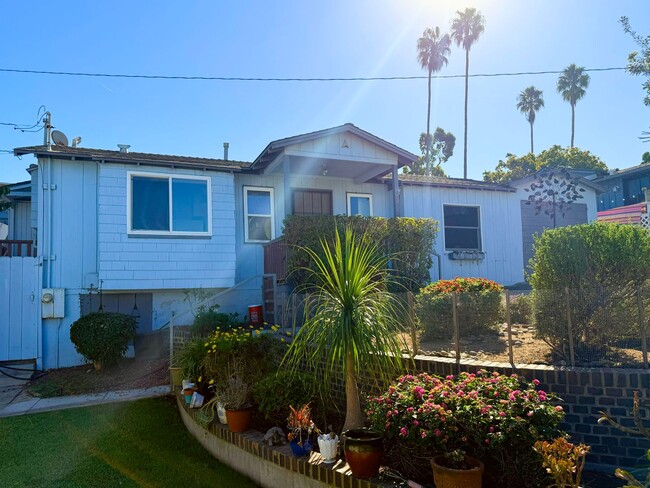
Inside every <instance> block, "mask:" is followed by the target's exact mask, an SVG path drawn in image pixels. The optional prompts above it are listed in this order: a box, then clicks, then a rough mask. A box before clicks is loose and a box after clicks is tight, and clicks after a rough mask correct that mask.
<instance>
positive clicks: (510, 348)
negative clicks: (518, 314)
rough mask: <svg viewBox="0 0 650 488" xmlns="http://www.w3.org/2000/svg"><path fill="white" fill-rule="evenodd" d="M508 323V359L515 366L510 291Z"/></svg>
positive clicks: (508, 295) (507, 305) (508, 294)
mask: <svg viewBox="0 0 650 488" xmlns="http://www.w3.org/2000/svg"><path fill="white" fill-rule="evenodd" d="M506 323H507V324H508V359H509V360H510V364H512V365H513V366H514V364H515V359H514V353H513V351H512V320H510V290H506Z"/></svg>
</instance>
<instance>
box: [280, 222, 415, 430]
mask: <svg viewBox="0 0 650 488" xmlns="http://www.w3.org/2000/svg"><path fill="white" fill-rule="evenodd" d="M321 247H322V249H320V250H314V249H309V248H299V249H298V252H305V253H307V254H308V255H309V257H310V258H311V259H312V260H313V262H314V263H315V267H314V269H313V270H306V271H308V272H309V273H310V274H311V278H312V279H310V280H308V281H309V283H313V284H310V285H305V286H303V287H298V289H297V292H299V293H306V294H307V297H308V298H307V300H308V303H307V304H306V306H305V315H304V323H303V326H302V327H301V328H300V331H299V332H298V333H297V334H296V337H295V338H294V340H293V341H292V343H291V345H290V346H289V349H288V350H287V353H286V355H285V357H284V360H283V363H284V364H285V365H287V366H288V367H290V368H292V369H294V370H296V369H299V368H300V366H301V365H302V364H303V363H307V365H308V366H309V369H310V370H311V371H312V372H313V373H314V374H315V375H316V374H322V375H323V380H324V381H325V382H329V381H330V379H331V376H332V374H333V373H335V372H337V371H342V373H343V375H344V377H345V397H346V413H345V423H344V426H343V430H344V431H345V430H347V429H352V428H356V427H361V426H363V423H364V417H363V414H362V411H361V401H360V398H359V389H358V386H357V381H358V379H359V374H360V373H361V372H362V371H363V372H371V373H372V374H373V375H377V376H378V377H379V378H382V379H388V378H389V377H391V376H393V375H395V374H399V372H400V371H403V368H404V361H403V359H402V350H403V342H402V341H401V339H400V337H401V336H400V335H399V332H401V331H402V330H403V326H402V323H403V319H404V317H405V316H406V314H405V312H404V308H403V306H402V305H401V302H400V301H399V300H398V299H397V298H396V297H395V296H394V295H391V294H390V293H388V291H387V283H388V282H389V281H390V275H389V270H388V264H389V260H390V258H389V257H387V256H385V255H384V254H382V253H381V252H380V250H379V249H378V247H377V244H376V243H373V242H371V241H370V239H369V238H368V237H367V236H366V235H365V234H363V235H355V234H354V233H353V231H352V230H351V229H350V228H349V227H348V228H346V229H345V232H344V235H343V237H341V235H340V234H339V232H338V231H336V233H335V236H334V242H333V244H332V245H330V244H329V243H327V242H325V241H324V240H321ZM323 362H324V364H325V365H326V367H325V368H324V370H322V369H319V367H318V366H319V365H320V364H323Z"/></svg>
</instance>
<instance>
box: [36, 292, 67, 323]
mask: <svg viewBox="0 0 650 488" xmlns="http://www.w3.org/2000/svg"><path fill="white" fill-rule="evenodd" d="M41 317H43V318H44V319H62V318H63V317H65V289H63V288H43V294H42V295H41Z"/></svg>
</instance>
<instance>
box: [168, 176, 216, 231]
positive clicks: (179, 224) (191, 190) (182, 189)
mask: <svg viewBox="0 0 650 488" xmlns="http://www.w3.org/2000/svg"><path fill="white" fill-rule="evenodd" d="M172 228H173V230H174V231H176V232H182V231H185V232H207V231H208V182H207V181H205V180H181V179H176V178H173V179H172Z"/></svg>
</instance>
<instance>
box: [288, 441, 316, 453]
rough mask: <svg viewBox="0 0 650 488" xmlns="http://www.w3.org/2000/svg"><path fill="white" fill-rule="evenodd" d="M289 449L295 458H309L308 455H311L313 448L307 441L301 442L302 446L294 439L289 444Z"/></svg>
mask: <svg viewBox="0 0 650 488" xmlns="http://www.w3.org/2000/svg"><path fill="white" fill-rule="evenodd" d="M289 447H291V452H292V453H293V455H294V456H296V457H304V456H309V453H311V450H312V448H313V446H312V445H311V442H310V441H309V439H305V440H304V441H302V444H298V441H297V440H296V439H294V440H292V441H291V442H289Z"/></svg>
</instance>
